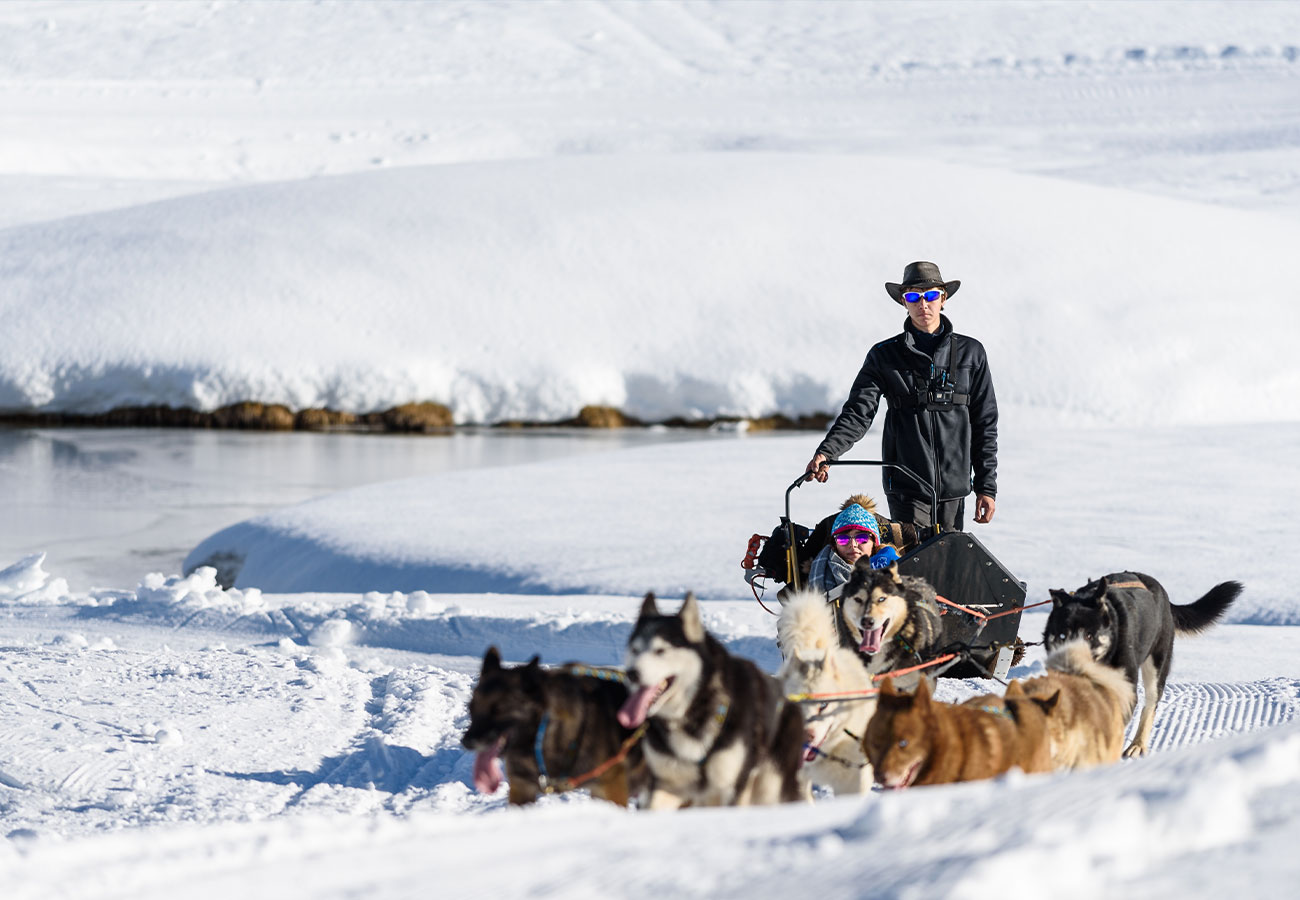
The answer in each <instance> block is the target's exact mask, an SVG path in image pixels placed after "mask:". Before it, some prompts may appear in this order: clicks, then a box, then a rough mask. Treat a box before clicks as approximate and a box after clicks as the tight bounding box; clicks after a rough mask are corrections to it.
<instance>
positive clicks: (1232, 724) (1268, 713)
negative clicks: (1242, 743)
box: [1151, 678, 1300, 752]
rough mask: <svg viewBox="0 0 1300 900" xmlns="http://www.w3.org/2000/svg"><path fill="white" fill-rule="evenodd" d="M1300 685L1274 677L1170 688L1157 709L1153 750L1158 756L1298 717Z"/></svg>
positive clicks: (1171, 685) (1293, 681) (1298, 682)
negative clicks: (1242, 681) (1165, 751)
mask: <svg viewBox="0 0 1300 900" xmlns="http://www.w3.org/2000/svg"><path fill="white" fill-rule="evenodd" d="M1297 705H1300V681H1296V680H1293V679H1289V678H1271V679H1269V680H1267V681H1254V682H1247V683H1245V684H1207V683H1198V682H1193V683H1172V682H1171V683H1169V684H1166V685H1165V695H1164V698H1163V699H1162V700H1161V701H1160V705H1159V706H1158V707H1157V708H1156V720H1155V727H1154V730H1153V732H1152V735H1151V750H1152V752H1159V751H1161V750H1170V749H1172V748H1174V747H1182V746H1186V745H1188V744H1199V743H1203V742H1204V741H1206V740H1210V739H1213V738H1216V737H1222V736H1224V735H1227V734H1233V733H1238V732H1243V731H1254V730H1255V729H1257V728H1268V727H1270V726H1273V725H1280V724H1282V723H1283V722H1289V721H1290V720H1291V719H1293V718H1295V715H1296V707H1297Z"/></svg>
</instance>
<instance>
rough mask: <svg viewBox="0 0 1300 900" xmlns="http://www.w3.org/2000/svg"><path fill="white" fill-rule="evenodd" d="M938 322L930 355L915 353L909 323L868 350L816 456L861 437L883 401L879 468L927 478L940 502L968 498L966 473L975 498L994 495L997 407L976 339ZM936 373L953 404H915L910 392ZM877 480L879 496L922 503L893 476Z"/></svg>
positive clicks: (922, 492) (914, 487) (833, 455)
mask: <svg viewBox="0 0 1300 900" xmlns="http://www.w3.org/2000/svg"><path fill="white" fill-rule="evenodd" d="M940 318H941V321H940V325H939V330H938V332H936V333H935V338H937V340H935V341H934V350H933V352H932V354H927V353H923V352H922V351H921V350H920V349H918V347H917V335H919V334H922V332H919V331H917V329H916V327H915V326H914V325H912V322H911V320H910V319H908V320H907V322H906V323H905V324H904V326H903V333H902V334H899V335H896V336H894V337H892V338H890V339H889V340H887V341H881V342H880V343H879V344H876V346H874V347H872V348H871V350H870V352H868V353H867V358H866V361H865V362H863V364H862V369H861V370H860V371H859V372H858V377H857V378H855V379H854V381H853V387H852V388H851V389H850V390H849V399H848V401H847V402H846V403H845V404H844V408H843V409H842V410H840V414H839V415H838V416H836V418H835V421H834V422H832V423H831V427H830V430H829V431H827V433H826V439H825V440H823V441H822V442H821V445H820V446H819V447H818V448H817V452H818V453H822V454H825V455H826V457H827V458H829V459H839V457H840V455H841V454H843V453H845V452H846V451H848V449H849V448H850V447H852V446H853V445H854V444H855V443H857V442H858V440H860V439H861V438H862V436H863V435H864V434H866V433H867V429H868V428H870V427H871V422H872V420H873V419H874V418H875V416H876V410H877V409H878V408H879V406H880V398H881V397H882V396H883V397H884V398H885V399H887V400H888V401H889V409H888V411H887V412H886V413H885V431H884V435H883V438H882V441H881V443H882V456H883V458H884V460H885V462H894V463H899V464H900V465H904V466H907V467H908V468H909V469H912V470H913V471H914V472H916V473H917V474H918V475H920V476H921V477H922V478H925V479H927V480H929V482H930V483H931V484H934V485H935V486H936V488H937V490H938V492H939V500H940V501H944V500H955V499H959V498H961V497H965V496H966V495H967V494H969V493H970V492H971V487H972V479H971V473H972V471H973V472H974V482H973V487H974V489H975V492H976V493H979V494H988V495H989V496H990V497H996V496H997V489H998V485H997V474H998V404H997V398H996V397H995V396H994V394H993V379H992V378H991V377H990V375H989V365H988V358H987V357H986V356H985V354H984V346H983V345H982V344H981V343H980V342H979V341H977V340H975V339H974V338H972V337H967V336H966V335H963V334H956V333H954V332H953V330H952V323H951V322H949V321H948V317H947V316H941V317H940ZM921 340H922V341H923V342H925V337H922V338H921ZM944 372H946V373H947V375H948V383H949V384H950V385H951V387H952V389H953V391H954V392H955V394H956V395H957V398H958V401H959V402H957V403H953V404H949V405H944V404H936V403H934V402H927V403H926V404H925V405H923V406H918V405H917V403H916V401H917V399H918V397H917V394H918V391H925V390H927V389H928V388H929V387H930V386H931V384H932V383H935V382H936V381H937V380H938V379H940V378H941V377H942V375H943V373H944ZM963 399H964V401H965V402H961V401H962V400H963ZM883 477H884V485H885V491H886V493H892V494H902V495H903V496H906V497H914V498H917V499H922V500H927V501H928V500H929V492H928V491H927V490H926V489H925V488H924V487H923V486H921V485H918V484H916V482H915V481H914V480H913V479H911V478H908V477H907V476H906V475H904V474H902V473H901V472H897V471H895V470H893V469H885V470H884V476H883Z"/></svg>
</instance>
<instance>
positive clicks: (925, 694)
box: [912, 676, 930, 706]
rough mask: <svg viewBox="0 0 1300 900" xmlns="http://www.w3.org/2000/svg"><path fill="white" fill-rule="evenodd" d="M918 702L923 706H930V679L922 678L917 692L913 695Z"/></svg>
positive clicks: (917, 686)
mask: <svg viewBox="0 0 1300 900" xmlns="http://www.w3.org/2000/svg"><path fill="white" fill-rule="evenodd" d="M912 696H913V697H914V698H915V700H916V702H917V703H918V704H920V705H921V706H929V705H930V679H928V678H925V677H924V676H922V678H921V680H920V681H919V682H918V683H917V685H916V692H915V693H914V694H913V695H912Z"/></svg>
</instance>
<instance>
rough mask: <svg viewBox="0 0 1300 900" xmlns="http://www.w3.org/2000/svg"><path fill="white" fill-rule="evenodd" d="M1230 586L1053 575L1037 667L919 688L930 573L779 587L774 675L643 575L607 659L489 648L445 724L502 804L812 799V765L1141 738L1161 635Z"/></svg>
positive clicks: (1053, 756) (906, 765)
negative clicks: (569, 796)
mask: <svg viewBox="0 0 1300 900" xmlns="http://www.w3.org/2000/svg"><path fill="white" fill-rule="evenodd" d="M1240 592H1241V585H1240V584H1239V583H1237V582H1235V581H1228V582H1224V583H1222V584H1219V585H1217V586H1215V587H1214V588H1213V589H1211V590H1210V591H1209V592H1208V593H1207V594H1205V596H1203V597H1201V598H1200V599H1199V600H1197V601H1196V602H1195V603H1193V604H1190V605H1186V606H1174V605H1172V604H1171V603H1170V601H1169V597H1168V594H1167V593H1166V592H1165V590H1164V588H1163V587H1161V586H1160V584H1159V583H1158V582H1157V581H1156V580H1155V579H1153V578H1151V577H1150V576H1147V575H1142V574H1140V573H1132V572H1124V573H1117V574H1112V575H1107V576H1105V577H1103V578H1100V579H1097V580H1096V581H1092V582H1089V583H1088V584H1087V585H1085V586H1083V587H1082V588H1079V589H1078V590H1076V591H1070V592H1067V591H1057V590H1054V591H1052V592H1051V598H1052V610H1051V613H1050V615H1049V616H1048V620H1047V626H1046V629H1045V631H1044V635H1043V639H1044V644H1045V646H1046V649H1047V651H1048V656H1047V665H1046V672H1045V673H1044V674H1042V675H1040V676H1038V677H1034V678H1029V679H1027V680H1018V681H1012V682H1011V683H1010V685H1009V686H1008V687H1007V689H1006V690H1005V692H1004V693H1003V694H1001V695H998V694H986V695H982V696H978V697H974V698H971V699H969V700H966V701H965V702H963V703H958V704H953V703H944V702H940V701H938V700H935V699H934V698H933V696H932V682H933V678H932V676H929V675H927V671H928V670H926V669H920V668H918V667H917V664H918V662H921V661H925V660H929V659H933V658H934V656H935V653H936V651H937V650H938V649H939V644H940V641H941V631H942V629H941V626H940V621H939V615H938V611H937V608H936V606H935V602H934V590H933V588H931V587H930V586H929V585H928V584H927V583H926V582H925V581H924V579H920V578H912V577H906V576H900V575H899V574H898V570H897V567H896V566H891V567H890V568H888V569H879V570H876V569H872V568H871V567H870V566H869V565H868V564H867V563H866V560H863V562H862V564H860V565H858V566H855V568H854V570H853V573H852V576H851V577H850V580H849V582H848V583H847V584H846V585H845V590H844V593H843V595H842V597H841V602H840V604H839V605H838V607H836V606H835V605H833V604H830V603H827V601H826V598H825V595H823V594H822V593H820V592H817V591H806V592H801V593H798V594H795V595H794V596H793V597H791V598H789V599H788V601H787V602H786V603H785V605H784V607H783V609H782V612H781V615H780V618H779V620H778V623H777V640H778V643H779V644H780V647H781V652H782V656H783V658H784V659H783V662H782V665H781V667H780V670H779V671H778V672H777V674H776V675H775V676H771V675H768V674H767V673H765V672H763V671H762V670H761V669H759V667H758V666H757V665H755V664H754V663H753V662H751V661H749V660H746V659H742V658H739V657H737V656H734V655H732V654H730V653H729V652H728V651H727V650H726V649H725V648H724V647H723V646H722V644H721V643H720V642H719V641H718V640H717V639H716V638H714V637H713V636H712V635H711V634H709V633H708V631H706V630H705V628H704V625H703V622H702V620H701V617H700V608H699V604H698V602H697V601H696V599H695V597H694V595H693V594H687V596H686V600H685V602H684V603H683V604H682V606H681V608H680V609H678V610H677V611H676V612H675V613H672V614H666V613H663V612H661V611H660V610H659V608H658V605H657V604H656V602H655V598H654V595H653V594H648V595H646V598H645V600H644V602H643V604H642V606H641V611H640V615H639V616H638V618H637V621H636V624H635V625H634V627H633V629H632V633H631V636H630V637H629V639H628V644H627V654H626V657H625V660H624V671H623V672H622V673H617V672H614V671H612V670H608V669H598V668H593V667H588V666H583V665H579V664H573V665H569V666H561V667H558V668H546V669H544V668H542V667H541V666H540V665H539V664H538V659H537V658H536V657H534V658H533V659H532V660H531V661H530V662H529V663H527V664H526V665H522V666H516V667H514V668H506V667H503V666H502V664H501V658H500V656H499V654H498V653H497V651H496V649H495V648H491V649H489V650H488V651H487V654H486V655H485V656H484V659H483V668H482V672H481V673H480V676H479V680H478V683H477V684H476V686H475V688H474V690H473V693H472V695H471V698H470V703H469V714H470V722H469V726H468V728H467V729H466V731H465V734H464V737H463V739H462V742H463V744H464V745H465V747H466V748H467V749H469V750H472V751H474V752H475V762H474V784H475V787H476V788H477V789H478V790H480V791H483V792H489V793H490V792H493V791H495V790H496V789H497V788H498V787H499V786H500V783H501V778H502V774H503V773H502V771H501V766H502V764H504V777H505V778H506V780H507V781H508V783H509V799H510V802H511V803H513V804H524V803H530V802H532V801H534V800H535V799H536V798H537V797H538V796H539V795H540V794H542V793H550V792H560V791H566V790H572V789H574V788H579V787H585V788H588V789H590V791H591V792H592V794H593V795H594V796H597V797H601V798H603V799H606V800H610V801H611V802H614V803H619V804H621V805H627V804H628V803H629V801H630V800H635V801H636V802H637V805H638V806H640V807H642V808H649V809H677V808H680V807H683V806H731V805H750V804H766V803H778V802H788V801H793V800H800V799H804V800H808V799H811V796H812V794H811V785H813V784H817V785H824V786H826V787H829V788H831V789H832V790H834V791H835V793H837V794H845V793H858V792H863V791H866V790H868V789H869V788H870V786H871V784H872V782H873V781H874V782H875V783H876V784H879V785H880V786H881V787H884V788H904V787H909V786H912V785H928V784H946V783H951V782H958V781H971V780H975V779H980V778H991V777H994V776H996V775H999V774H1002V773H1004V772H1007V771H1009V770H1010V769H1012V768H1019V769H1021V770H1023V771H1025V772H1049V771H1054V770H1058V769H1074V768H1082V767H1087V766H1096V765H1101V764H1104V763H1109V762H1115V761H1117V760H1119V759H1120V757H1121V756H1134V755H1141V754H1144V753H1146V752H1147V750H1148V747H1149V743H1150V738H1151V727H1152V722H1153V720H1154V716H1155V710H1156V706H1157V704H1158V703H1159V701H1160V697H1161V695H1162V693H1163V691H1164V686H1165V681H1166V679H1167V677H1168V674H1169V668H1170V663H1171V661H1172V657H1173V641H1174V636H1175V634H1188V633H1196V632H1199V631H1201V630H1203V629H1205V628H1207V627H1208V626H1210V625H1211V624H1213V623H1214V622H1215V621H1216V620H1217V619H1218V618H1219V617H1220V616H1221V615H1222V614H1223V613H1224V612H1225V611H1226V610H1227V608H1228V606H1229V605H1231V603H1232V602H1233V601H1234V600H1235V599H1236V598H1237V596H1238V594H1240ZM837 608H838V615H837V613H836V610H837ZM922 664H923V663H922ZM895 672H900V673H903V674H899V675H898V676H893V675H892V674H891V673H895ZM1139 675H1140V676H1141V679H1142V685H1143V691H1144V694H1145V702H1144V704H1143V709H1142V711H1141V714H1140V716H1139V717H1138V724H1137V728H1136V732H1135V734H1134V737H1133V739H1132V741H1131V743H1130V744H1129V745H1128V747H1127V748H1125V747H1124V736H1125V730H1126V728H1127V726H1128V724H1129V720H1130V719H1131V718H1132V716H1133V713H1134V707H1135V705H1136V701H1135V698H1136V686H1137V680H1138V677H1139Z"/></svg>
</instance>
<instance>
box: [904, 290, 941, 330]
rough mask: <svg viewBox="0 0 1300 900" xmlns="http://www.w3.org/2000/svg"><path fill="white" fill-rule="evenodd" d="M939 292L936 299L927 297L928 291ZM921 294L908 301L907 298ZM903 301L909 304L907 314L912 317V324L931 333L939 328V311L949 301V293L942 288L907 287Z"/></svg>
mask: <svg viewBox="0 0 1300 900" xmlns="http://www.w3.org/2000/svg"><path fill="white" fill-rule="evenodd" d="M936 292H937V293H938V295H939V296H938V297H937V298H936V299H934V300H927V299H925V294H927V293H936ZM917 294H920V295H921V296H920V298H919V299H917V300H915V301H913V302H911V303H908V302H907V298H908V297H909V296H914V295H917ZM903 301H904V304H905V305H906V306H907V315H908V316H909V317H910V318H911V319H912V324H913V325H915V326H916V328H917V329H918V330H919V331H924V332H927V333H929V334H933V333H934V332H936V331H938V330H939V313H940V312H942V311H943V305H944V304H945V303H947V302H948V295H947V294H946V293H945V292H944V291H943V289H942V288H907V289H906V290H904V291H903Z"/></svg>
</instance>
